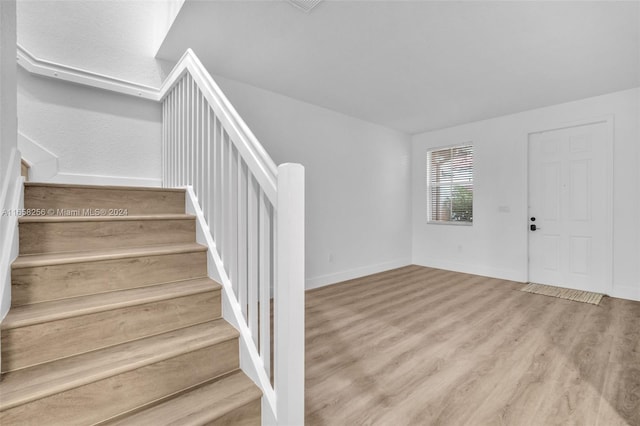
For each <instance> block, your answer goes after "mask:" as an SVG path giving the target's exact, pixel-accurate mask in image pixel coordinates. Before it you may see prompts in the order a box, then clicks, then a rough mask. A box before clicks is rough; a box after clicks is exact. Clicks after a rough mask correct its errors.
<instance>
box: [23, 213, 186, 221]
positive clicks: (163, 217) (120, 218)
mask: <svg viewBox="0 0 640 426" xmlns="http://www.w3.org/2000/svg"><path fill="white" fill-rule="evenodd" d="M138 220H195V216H193V215H190V214H184V213H182V214H180V213H178V214H176V213H171V214H147V215H129V216H46V215H45V216H22V217H21V218H20V219H18V221H19V223H57V222H114V221H138Z"/></svg>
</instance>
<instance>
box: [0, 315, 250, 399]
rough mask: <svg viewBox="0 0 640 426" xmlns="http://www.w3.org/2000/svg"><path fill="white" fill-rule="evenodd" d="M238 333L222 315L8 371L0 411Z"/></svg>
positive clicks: (1, 388) (1, 390)
mask: <svg viewBox="0 0 640 426" xmlns="http://www.w3.org/2000/svg"><path fill="white" fill-rule="evenodd" d="M237 337H238V332H237V331H236V330H235V329H234V328H233V327H232V326H231V325H229V324H228V323H227V322H225V321H224V320H223V319H217V320H214V321H209V322H206V323H203V324H198V325H194V326H190V327H186V328H182V329H178V330H174V331H171V332H168V333H163V334H159V335H155V336H151V337H147V338H143V339H139V340H135V341H132V342H127V343H123V344H120V345H116V346H112V347H109V348H105V349H100V350H97V351H93V352H89V353H84V354H81V355H76V356H73V357H69V358H63V359H59V360H56V361H52V362H48V363H45V364H39V365H36V366H33V367H29V368H25V369H22V370H17V371H13V372H9V373H5V374H4V375H3V378H2V382H0V411H2V410H7V409H9V408H12V407H16V406H18V405H22V404H25V403H28V402H31V401H34V400H37V399H40V398H44V397H46V396H50V395H54V394H56V393H60V392H64V391H66V390H69V389H72V388H76V387H79V386H83V385H86V384H88V383H93V382H95V381H98V380H101V379H104V378H107V377H111V376H114V375H117V374H121V373H123V372H126V371H130V370H134V369H137V368H140V367H143V366H145V365H150V364H154V363H156V362H160V361H163V360H166V359H170V358H173V357H176V356H178V355H181V354H184V353H187V352H191V351H195V350H198V349H202V348H205V347H208V346H213V345H216V344H218V343H222V342H225V341H228V340H231V339H235V338H237Z"/></svg>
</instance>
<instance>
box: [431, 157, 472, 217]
mask: <svg viewBox="0 0 640 426" xmlns="http://www.w3.org/2000/svg"><path fill="white" fill-rule="evenodd" d="M427 210H428V212H427V218H428V221H429V222H436V223H458V224H470V223H472V222H473V146H472V145H463V146H454V147H450V148H443V149H435V150H433V151H429V152H428V153H427Z"/></svg>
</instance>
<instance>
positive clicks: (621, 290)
mask: <svg viewBox="0 0 640 426" xmlns="http://www.w3.org/2000/svg"><path fill="white" fill-rule="evenodd" d="M611 297H617V298H618V299H627V300H636V301H638V302H640V284H638V285H637V286H635V287H619V286H613V290H612V291H611Z"/></svg>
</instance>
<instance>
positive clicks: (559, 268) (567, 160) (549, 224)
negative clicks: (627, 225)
mask: <svg viewBox="0 0 640 426" xmlns="http://www.w3.org/2000/svg"><path fill="white" fill-rule="evenodd" d="M610 143H611V141H610V138H609V137H608V125H607V123H605V122H602V123H595V124H588V125H584V126H578V127H571V128H566V129H560V130H553V131H548V132H542V133H535V134H532V135H530V137H529V218H530V222H529V225H535V227H536V230H535V231H533V230H530V231H529V281H531V282H535V283H541V284H549V285H556V286H559V287H569V288H576V289H582V290H588V291H597V292H601V293H608V292H609V288H610V285H611V276H610V275H611V274H610V272H609V271H610V268H611V253H610V251H611V249H610V244H609V243H610V241H609V240H610V237H609V227H610V224H609V220H610V218H609V215H608V214H607V209H608V208H609V206H608V200H609V198H608V196H609V190H610V189H609V188H608V185H609V184H608V182H610V180H609V179H608V175H607V173H608V171H607V158H608V153H609V150H610V147H609V146H608V144H610ZM532 218H535V221H534V220H532Z"/></svg>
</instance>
